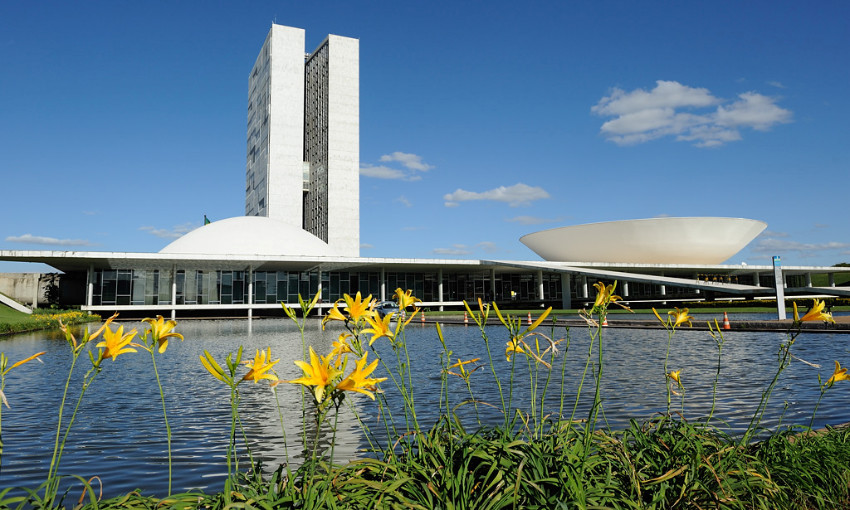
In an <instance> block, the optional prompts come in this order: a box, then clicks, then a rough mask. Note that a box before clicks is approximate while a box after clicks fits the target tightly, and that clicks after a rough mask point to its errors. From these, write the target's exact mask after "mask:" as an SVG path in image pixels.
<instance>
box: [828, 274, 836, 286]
mask: <svg viewBox="0 0 850 510" xmlns="http://www.w3.org/2000/svg"><path fill="white" fill-rule="evenodd" d="M829 286H830V287H835V273H829Z"/></svg>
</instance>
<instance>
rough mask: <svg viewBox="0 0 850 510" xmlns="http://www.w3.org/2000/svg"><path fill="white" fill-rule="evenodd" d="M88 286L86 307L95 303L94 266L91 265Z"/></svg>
mask: <svg viewBox="0 0 850 510" xmlns="http://www.w3.org/2000/svg"><path fill="white" fill-rule="evenodd" d="M86 278H87V279H88V284H87V285H86V306H91V305H92V302H93V301H94V264H90V265H89V270H88V276H87V277H86Z"/></svg>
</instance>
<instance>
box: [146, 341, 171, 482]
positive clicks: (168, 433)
mask: <svg viewBox="0 0 850 510" xmlns="http://www.w3.org/2000/svg"><path fill="white" fill-rule="evenodd" d="M154 345H156V343H155V342H154ZM150 353H151V363H152V364H153V373H154V375H155V376H156V385H157V386H158V387H159V400H160V401H161V402H162V419H163V420H164V421H165V435H166V439H167V443H168V493H167V494H168V495H169V496H170V495H171V427H170V426H169V425H168V413H167V412H166V410H165V392H163V391H162V382H161V381H160V379H159V370H157V368H156V356H154V347H153V346H152V347H151V350H150Z"/></svg>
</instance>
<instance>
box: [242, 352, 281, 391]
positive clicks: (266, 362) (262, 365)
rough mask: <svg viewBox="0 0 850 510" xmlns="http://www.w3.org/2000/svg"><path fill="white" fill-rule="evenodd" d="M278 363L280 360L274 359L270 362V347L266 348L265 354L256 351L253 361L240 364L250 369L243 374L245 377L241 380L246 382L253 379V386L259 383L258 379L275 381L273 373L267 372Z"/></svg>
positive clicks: (275, 377)
mask: <svg viewBox="0 0 850 510" xmlns="http://www.w3.org/2000/svg"><path fill="white" fill-rule="evenodd" d="M278 361H280V360H279V359H276V360H274V361H272V349H271V347H268V348H267V349H266V352H263V351H261V350H259V349H257V355H256V356H254V359H252V360H248V361H243V362H242V364H243V365H245V366H248V367H250V370H248V373H247V374H245V377H243V378H242V380H243V381H247V380H248V379H253V380H254V383H255V384H256V383H258V382H260V379H268V380H270V381H277V376H276V375H275V374H274V373H273V372H269V370H271V368H272V367H273V366H274V365H275V363H277V362H278Z"/></svg>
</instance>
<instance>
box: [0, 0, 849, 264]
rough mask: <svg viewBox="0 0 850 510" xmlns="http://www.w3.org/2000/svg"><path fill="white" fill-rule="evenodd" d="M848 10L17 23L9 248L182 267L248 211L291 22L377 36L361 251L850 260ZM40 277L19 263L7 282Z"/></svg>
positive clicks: (192, 13)
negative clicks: (754, 224) (257, 131)
mask: <svg viewBox="0 0 850 510" xmlns="http://www.w3.org/2000/svg"><path fill="white" fill-rule="evenodd" d="M848 19H850V4H848V3H846V2H838V1H834V2H830V1H827V2H817V3H802V2H773V1H772V2H663V3H662V2H631V1H623V2H606V1H602V2H596V1H594V2H500V1H489V2H463V1H451V2H384V1H369V2H365V1H364V2H355V1H330V0H326V1H322V2H268V1H254V2H224V1H219V2H192V1H182V2H157V1H151V2H128V1H105V2H49V1H44V2H23V1H6V2H1V3H0V171H1V172H2V182H3V185H4V186H3V190H4V193H3V199H2V201H0V217H2V218H3V220H2V222H0V249H4V250H83V251H142V252H148V251H158V250H159V249H161V248H162V247H163V246H165V245H166V244H168V243H169V242H171V241H172V240H173V239H174V238H175V236H179V235H180V234H182V233H185V232H186V231H189V230H191V229H193V228H196V227H199V226H201V224H202V221H203V216H204V214H206V215H207V216H209V218H210V219H212V220H216V219H223V218H227V217H231V216H238V215H241V214H243V213H244V195H243V193H244V181H245V122H246V107H247V95H248V92H247V88H248V73H249V71H250V69H251V66H252V65H253V63H254V60H255V58H256V56H257V53H258V52H259V49H260V47H261V45H262V43H263V40H264V39H265V36H266V33H267V32H268V30H269V28H270V26H271V23H272V22H273V21H274V22H277V23H279V24H283V25H289V26H295V27H301V28H304V29H306V37H307V46H308V50H312V49H313V48H314V47H315V46H317V45H318V44H319V43H320V42H321V41H322V40H323V39H324V37H325V36H326V34H328V33H333V34H338V35H343V36H348V37H355V38H358V39H360V66H361V67H360V94H361V96H360V133H361V140H360V143H361V148H360V157H361V203H360V207H361V211H360V215H361V241H362V243H363V246H362V249H361V255H363V256H380V257H384V256H385V257H422V258H434V257H436V258H443V257H446V258H495V259H519V260H536V259H538V257H537V256H536V255H535V254H534V253H533V252H531V251H530V250H529V249H528V248H526V247H525V246H524V245H522V244H521V243H520V242H519V237H520V236H522V235H523V234H526V233H529V232H533V231H536V230H541V229H546V228H554V227H558V226H563V225H571V224H579V223H588V222H597V221H609V220H621V219H634V218H651V217H658V216H733V217H746V218H754V219H759V220H763V221H765V222H767V223H768V229H767V231H766V232H765V233H763V234H762V235H761V236H760V237H759V238H757V239H756V240H755V241H754V242H753V243H751V244H750V245H749V246H748V247H747V248H746V249H745V250H744V251H742V252H741V253H739V254H738V255H736V256H735V257H733V258H732V259H731V260H730V261H729V262H730V263H740V262H747V263H749V264H758V263H769V260H770V257H771V256H772V255H781V256H782V260H783V264H784V265H797V264H801V265H832V264H834V263H837V262H847V261H850V222H848V220H847V213H846V211H847V207H846V202H845V200H848V190H850V188H848V184H850V182H848V181H850V177H848V176H850V172H848V169H849V168H850V131H848V129H847V127H846V126H847V119H848V118H850V101H848V96H850V94H848V83H850V66H848V65H847V49H848V48H850V31H848V30H847V20H848ZM17 270H25V269H24V267H23V266H21V265H18V264H10V263H3V262H0V271H17Z"/></svg>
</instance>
